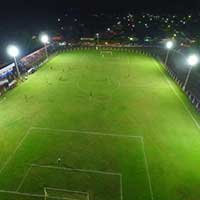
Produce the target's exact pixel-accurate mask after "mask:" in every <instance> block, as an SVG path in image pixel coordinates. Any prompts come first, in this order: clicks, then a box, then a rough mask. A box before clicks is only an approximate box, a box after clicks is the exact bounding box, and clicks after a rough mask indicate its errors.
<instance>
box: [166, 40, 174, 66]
mask: <svg viewBox="0 0 200 200" xmlns="http://www.w3.org/2000/svg"><path fill="white" fill-rule="evenodd" d="M165 46H166V48H167V55H166V57H165V65H167V61H168V57H169V52H170V50H171V49H172V48H173V46H174V43H173V42H172V41H171V40H169V41H167V43H166V44H165Z"/></svg>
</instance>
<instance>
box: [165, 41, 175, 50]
mask: <svg viewBox="0 0 200 200" xmlns="http://www.w3.org/2000/svg"><path fill="white" fill-rule="evenodd" d="M173 45H174V44H173V42H172V41H168V42H167V43H166V47H167V49H171V48H172V47H173Z"/></svg>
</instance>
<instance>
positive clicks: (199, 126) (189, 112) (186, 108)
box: [154, 61, 200, 130]
mask: <svg viewBox="0 0 200 200" xmlns="http://www.w3.org/2000/svg"><path fill="white" fill-rule="evenodd" d="M154 62H155V63H156V67H157V69H159V71H160V72H161V73H162V74H163V76H164V79H165V80H166V81H167V83H168V85H169V87H170V88H171V90H172V91H173V93H174V94H175V95H176V97H177V98H178V99H179V101H180V102H181V103H182V105H183V107H184V108H185V110H186V112H187V113H188V114H189V116H190V117H191V119H192V121H193V122H194V124H195V125H196V127H197V128H198V129H199V130H200V124H199V123H198V122H197V120H196V119H195V117H194V116H193V114H192V112H191V111H190V110H189V108H188V106H187V105H186V104H185V102H184V101H183V100H182V99H181V97H180V95H179V94H178V93H177V91H176V90H175V88H174V86H173V84H172V83H171V81H170V80H169V78H168V77H167V76H166V74H165V73H164V72H163V71H162V70H161V68H160V67H159V66H158V63H157V62H156V61H154ZM161 65H162V66H163V64H162V63H161Z"/></svg>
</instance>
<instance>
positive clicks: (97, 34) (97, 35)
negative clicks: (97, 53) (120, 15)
mask: <svg viewBox="0 0 200 200" xmlns="http://www.w3.org/2000/svg"><path fill="white" fill-rule="evenodd" d="M96 38H97V45H98V44H99V33H96Z"/></svg>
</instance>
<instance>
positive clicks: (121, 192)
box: [120, 174, 123, 200]
mask: <svg viewBox="0 0 200 200" xmlns="http://www.w3.org/2000/svg"><path fill="white" fill-rule="evenodd" d="M120 198H121V200H123V182H122V174H120Z"/></svg>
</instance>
